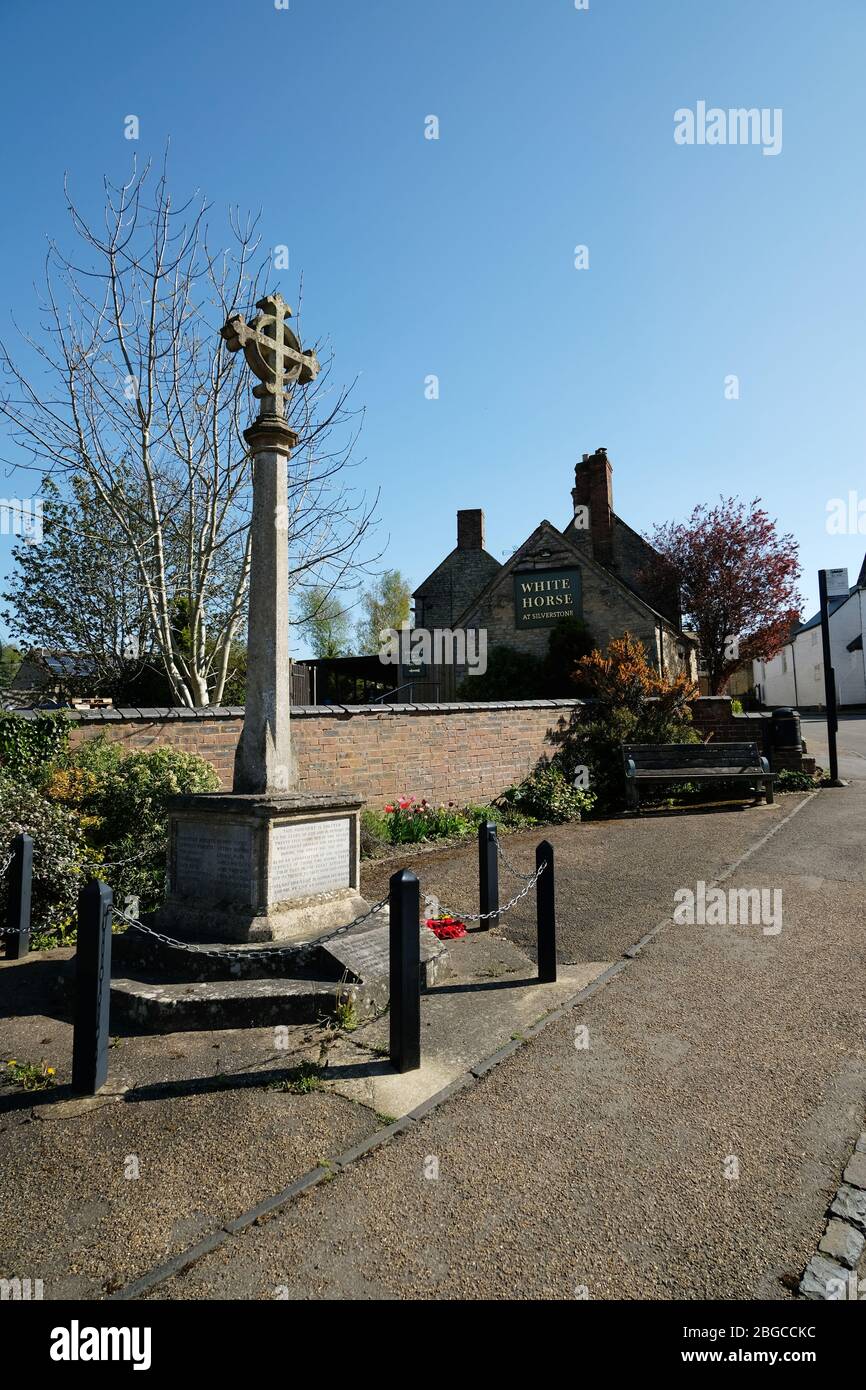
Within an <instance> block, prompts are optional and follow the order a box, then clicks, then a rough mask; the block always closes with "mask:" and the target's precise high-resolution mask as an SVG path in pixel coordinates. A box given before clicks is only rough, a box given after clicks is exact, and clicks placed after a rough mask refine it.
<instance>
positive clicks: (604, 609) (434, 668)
mask: <svg viewBox="0 0 866 1390" xmlns="http://www.w3.org/2000/svg"><path fill="white" fill-rule="evenodd" d="M571 497H572V508H571V514H570V516H569V517H568V520H567V522H566V524H565V525H564V526H563V528H562V529H561V530H559V529H558V528H557V527H556V526H554V525H552V523H551V522H549V521H541V522H540V523H539V524H538V525H537V526H536V528H535V530H534V531H533V532H532V533H531V534H530V535H529V536H527V538H526V540H525V541H524V542H523V544H522V545H520V546H518V548H517V550H515V552H514V554H513V555H512V556H511V557H510V559H509V560H508V561H507V562H506V563H505V564H501V563H500V562H499V561H498V560H496V559H495V558H494V556H492V555H491V554H490V553H489V552H488V551H487V550H486V549H485V544H484V542H485V536H484V513H483V511H481V510H471V511H459V512H458V513H457V545H456V546H455V548H454V549H453V550H452V551H451V552H450V554H448V555H446V557H445V559H444V560H443V561H442V563H441V564H440V565H438V566H437V567H436V569H435V570H434V571H433V573H432V574H430V575H428V577H427V578H426V579H425V580H424V582H423V583H422V584H420V585H419V586H418V588H417V589H416V590H415V593H414V595H413V597H414V600H415V628H416V629H419V628H423V629H426V630H427V631H428V632H432V631H435V630H439V631H441V630H443V629H445V630H450V631H452V632H460V631H470V632H471V631H474V630H480V631H486V633H487V647H488V651H489V650H490V649H491V648H493V647H497V646H505V647H511V648H513V649H514V650H516V651H520V652H525V653H527V654H529V655H533V656H538V657H543V656H544V655H545V654H546V652H547V647H548V638H549V634H550V630H551V628H552V627H554V626H555V625H556V624H557V623H558V622H560V621H561V620H562V619H563V618H566V617H570V616H573V617H578V618H582V619H583V621H584V623H585V624H586V626H587V628H588V630H589V632H590V634H591V635H592V637H593V639H594V641H595V643H596V645H597V646H598V647H600V648H602V650H604V649H605V648H606V647H607V644H608V642H609V641H610V640H611V638H613V637H621V636H622V635H623V633H625V632H629V633H631V634H632V636H634V637H637V638H639V639H640V640H641V641H642V642H643V644H644V646H645V647H646V650H647V653H648V655H649V658H650V660H651V661H652V663H653V664H654V665H655V667H656V669H657V670H658V671H660V672H662V673H664V674H666V675H673V674H675V673H677V672H680V671H686V672H687V673H688V674H689V675H691V676H692V678H693V679H697V643H696V641H695V639H694V638H693V637H691V636H690V635H688V634H687V633H684V632H683V630H682V623H681V617H680V611H679V603H678V595H677V593H676V589H675V588H674V589H671V588H666V587H665V586H664V585H662V584H660V582H659V580H658V579H657V578H654V577H653V573H652V571H653V563H652V562H653V561H654V559H655V558H656V552H655V551H654V550H653V548H652V546H651V545H649V544H648V542H647V541H645V540H644V539H643V538H642V537H641V536H639V535H638V534H637V532H636V531H633V530H632V529H631V527H630V526H629V525H628V524H627V523H626V522H625V521H623V520H622V518H621V517H619V516H617V514H616V512H615V511H614V509H613V467H612V465H611V462H610V459H609V458H608V456H607V450H606V449H604V448H601V449H596V451H595V453H594V454H584V455H583V458H582V459H581V461H580V462H579V463H578V464H577V466H576V468H575V470H574V487H573V488H572V491H571ZM458 650H459V648H458ZM466 674H467V667H466V666H465V665H460V664H452V663H449V662H447V661H445V662H443V661H434V662H433V663H430V664H429V665H427V666H423V667H418V666H416V667H409V666H405V665H404V666H403V667H402V668H401V682H410V681H411V682H413V683H414V693H413V698H414V699H415V700H418V701H423V700H440V701H447V700H453V699H455V698H456V689H457V686H458V685H459V684H460V682H461V681H462V680H463V679H464V677H465V676H466ZM467 695H468V698H469V699H471V693H468V692H467ZM464 698H467V696H464Z"/></svg>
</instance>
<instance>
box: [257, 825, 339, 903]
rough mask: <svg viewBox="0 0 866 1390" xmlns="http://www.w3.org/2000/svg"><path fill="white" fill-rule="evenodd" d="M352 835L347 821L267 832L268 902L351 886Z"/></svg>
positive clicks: (273, 829)
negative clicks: (268, 857) (268, 845)
mask: <svg viewBox="0 0 866 1390" xmlns="http://www.w3.org/2000/svg"><path fill="white" fill-rule="evenodd" d="M351 855H352V835H351V824H350V821H349V818H348V817H345V818H342V819H339V820H318V821H307V822H306V823H305V822H300V823H298V824H294V825H292V824H289V825H275V826H273V827H272V829H271V855H270V872H269V873H268V902H269V903H278V902H286V901H288V900H290V899H291V898H298V897H303V896H306V895H308V894H313V893H331V892H334V890H335V889H338V888H349V887H350V886H351V884H352V859H351Z"/></svg>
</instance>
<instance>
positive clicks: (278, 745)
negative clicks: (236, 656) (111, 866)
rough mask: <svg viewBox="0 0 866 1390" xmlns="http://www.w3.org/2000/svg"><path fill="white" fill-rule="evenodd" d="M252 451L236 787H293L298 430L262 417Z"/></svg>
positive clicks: (249, 434) (248, 435)
mask: <svg viewBox="0 0 866 1390" xmlns="http://www.w3.org/2000/svg"><path fill="white" fill-rule="evenodd" d="M244 438H245V439H246V440H247V442H248V443H249V445H250V450H251V452H252V455H253V511H252V521H251V523H250V524H251V527H252V545H251V555H250V596H249V624H248V640H247V696H246V707H245V711H244V727H243V732H242V734H241V739H240V742H239V744H238V750H237V754H236V755H235V769H234V782H233V790H234V791H236V792H267V793H273V792H287V791H291V790H293V788H294V787H295V784H296V779H295V766H294V759H293V755H292V738H291V727H290V718H291V704H292V692H291V666H290V662H289V549H288V547H289V538H288V524H287V522H288V463H289V455H290V453H291V450H292V449H293V448H294V446H295V444H296V443H297V436H296V435H295V434H294V433H293V431H292V430H290V429H289V427H288V425H287V424H286V422H285V420H283V419H281V418H279V417H276V416H273V417H267V416H265V417H261V418H260V419H258V420H257V421H256V422H255V424H253V425H251V426H250V428H249V429H248V430H246V431H245V433H244Z"/></svg>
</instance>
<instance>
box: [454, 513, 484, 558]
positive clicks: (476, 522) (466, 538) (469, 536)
mask: <svg viewBox="0 0 866 1390" xmlns="http://www.w3.org/2000/svg"><path fill="white" fill-rule="evenodd" d="M457 549H458V550H483V549H484V513H483V512H482V511H480V510H476V511H468V512H458V513H457Z"/></svg>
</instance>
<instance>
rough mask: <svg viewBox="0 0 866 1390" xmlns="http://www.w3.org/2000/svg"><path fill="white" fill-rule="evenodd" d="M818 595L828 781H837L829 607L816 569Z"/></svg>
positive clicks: (836, 724) (824, 574) (823, 580)
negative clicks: (828, 758) (819, 601)
mask: <svg viewBox="0 0 866 1390" xmlns="http://www.w3.org/2000/svg"><path fill="white" fill-rule="evenodd" d="M818 595H819V598H820V600H821V646H822V649H823V654H824V700H825V703H826V706H827V747H828V749H829V753H830V781H831V782H838V781H839V757H838V754H837V752H836V730H837V729H838V727H839V720H838V719H837V717H836V672H835V671H834V670H833V666H832V660H833V658H832V655H831V652H830V607H829V604H828V602H827V571H826V570H819V571H818Z"/></svg>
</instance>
